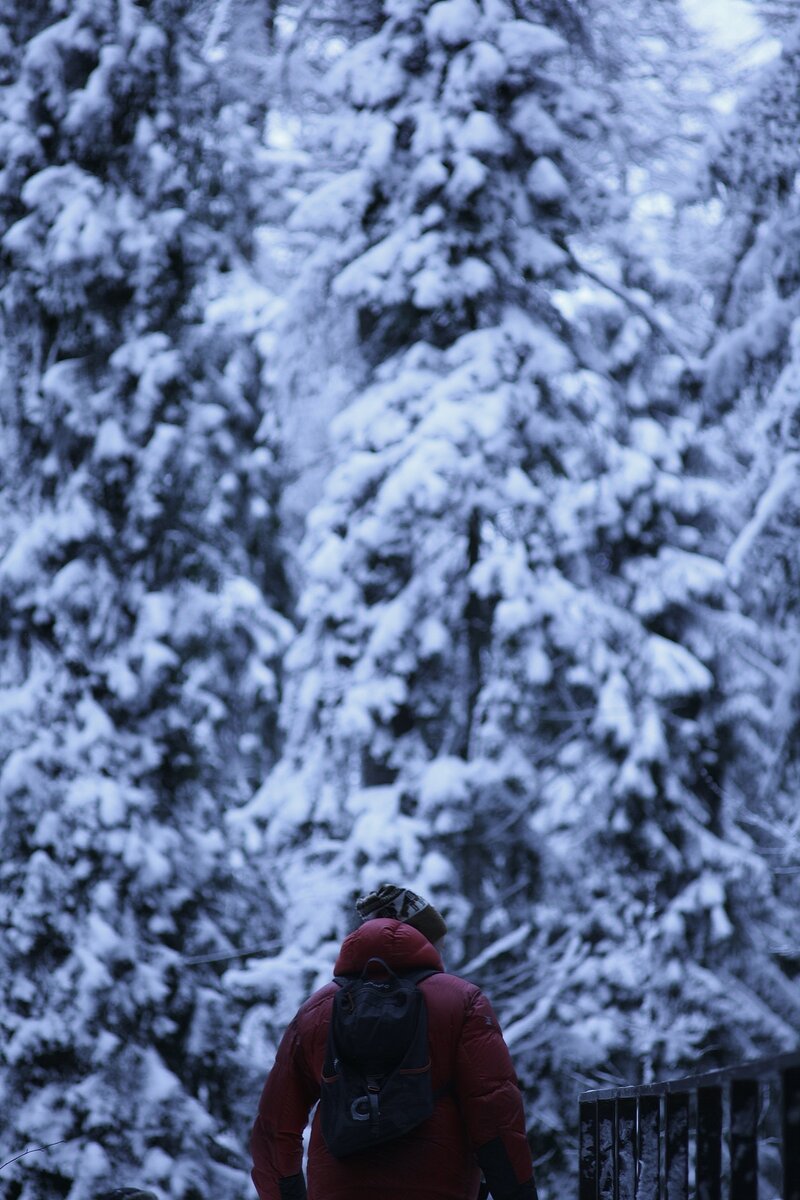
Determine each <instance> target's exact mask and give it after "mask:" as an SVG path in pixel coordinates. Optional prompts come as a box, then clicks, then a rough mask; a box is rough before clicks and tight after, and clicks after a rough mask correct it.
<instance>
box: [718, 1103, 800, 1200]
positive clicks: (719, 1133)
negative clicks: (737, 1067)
mask: <svg viewBox="0 0 800 1200" xmlns="http://www.w3.org/2000/svg"><path fill="white" fill-rule="evenodd" d="M721 1177H722V1088H721V1087H700V1088H698V1089H697V1160H696V1164H695V1180H696V1183H695V1187H696V1191H697V1200H720V1196H721V1192H722V1188H721ZM797 1200H800V1196H798V1198H797Z"/></svg>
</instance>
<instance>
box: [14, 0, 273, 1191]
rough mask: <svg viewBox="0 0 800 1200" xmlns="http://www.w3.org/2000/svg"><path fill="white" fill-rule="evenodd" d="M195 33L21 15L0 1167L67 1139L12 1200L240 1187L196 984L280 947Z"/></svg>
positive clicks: (26, 1163)
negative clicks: (239, 809)
mask: <svg viewBox="0 0 800 1200" xmlns="http://www.w3.org/2000/svg"><path fill="white" fill-rule="evenodd" d="M184 8H185V6H184V5H183V4H182V3H180V2H179V0H153V2H152V3H146V4H138V3H132V2H130V0H123V2H122V3H111V2H110V0H99V2H98V0H77V2H75V3H71V4H63V3H61V2H60V0H52V2H44V0H42V2H40V3H35V4H30V5H25V6H20V5H16V4H4V5H2V9H1V14H2V17H3V19H4V21H5V24H3V25H2V26H0V54H1V55H2V67H3V73H4V76H3V83H4V87H3V91H2V95H0V145H2V152H0V158H1V159H2V167H3V169H2V173H1V174H0V212H2V226H3V237H2V255H1V257H0V321H1V322H2V336H1V337H0V343H1V345H0V357H1V358H2V372H1V374H2V383H1V384H0V440H1V441H2V450H3V453H2V464H0V476H1V477H2V486H1V487H0V711H2V721H0V839H2V845H3V863H2V867H0V872H1V873H2V887H1V888H0V896H1V898H0V911H1V913H2V916H1V918H0V919H1V920H2V926H3V930H4V938H3V946H2V949H0V963H1V965H2V970H1V971H0V975H2V980H1V981H0V1030H2V1051H0V1097H2V1103H3V1111H4V1113H5V1120H4V1123H3V1130H2V1134H1V1135H0V1142H1V1143H2V1148H3V1154H2V1158H3V1159H6V1158H10V1157H11V1156H12V1155H13V1154H14V1153H15V1152H16V1151H18V1150H19V1149H20V1148H25V1147H27V1146H29V1145H33V1144H38V1145H42V1144H45V1143H52V1142H55V1141H59V1142H61V1143H62V1144H60V1145H59V1146H57V1147H54V1148H53V1149H52V1150H50V1151H49V1152H48V1154H47V1155H34V1156H31V1157H29V1158H26V1159H24V1160H21V1161H20V1162H18V1163H15V1164H14V1165H13V1166H11V1167H8V1168H7V1169H6V1172H4V1194H7V1195H9V1196H13V1197H15V1200H16V1198H19V1200H34V1197H35V1198H36V1200H49V1198H50V1197H66V1196H69V1197H70V1200H82V1198H85V1197H88V1196H90V1195H91V1194H92V1193H93V1191H94V1190H96V1189H97V1188H99V1186H100V1185H101V1184H104V1185H106V1186H111V1185H113V1184H125V1183H141V1184H145V1183H149V1184H150V1185H154V1186H157V1187H160V1188H161V1189H162V1191H163V1194H164V1195H169V1196H172V1197H175V1198H176V1200H177V1198H178V1197H183V1198H186V1200H188V1198H189V1197H199V1196H201V1195H207V1194H210V1193H213V1194H215V1195H218V1196H223V1197H233V1196H240V1195H246V1194H248V1192H249V1182H248V1180H247V1172H246V1167H247V1161H246V1157H245V1140H246V1128H247V1125H246V1122H247V1119H248V1117H249V1112H250V1108H251V1106H252V1093H253V1090H254V1088H255V1087H257V1078H256V1076H254V1075H252V1074H251V1072H250V1064H249V1063H248V1062H247V1060H246V1059H245V1058H244V1057H243V1056H242V1053H241V1044H242V1039H241V1037H240V1031H239V1029H238V1025H239V1021H240V1016H241V1014H240V1012H239V1011H238V1010H236V1008H235V1006H234V1005H233V1004H232V1002H231V1000H230V998H228V997H224V996H223V995H222V994H221V990H220V984H219V968H218V967H217V966H216V965H215V964H214V963H210V962H206V961H205V960H207V959H211V958H215V957H217V958H218V957H219V956H222V955H225V954H231V953H234V952H237V951H240V950H241V949H243V948H246V947H248V946H252V945H253V944H255V945H259V944H262V943H263V942H264V940H265V939H266V938H268V937H269V936H270V934H271V931H272V929H273V922H274V918H273V911H272V907H271V900H270V897H269V892H268V888H267V887H266V885H265V884H264V882H263V880H262V881H260V882H259V881H257V880H256V879H252V881H251V883H248V879H249V878H250V875H249V871H248V869H246V867H245V864H244V863H243V860H242V859H241V856H239V857H236V856H235V855H232V854H231V851H230V847H229V844H228V841H227V839H226V834H225V825H224V814H225V811H226V810H227V809H228V808H229V807H231V806H232V805H235V804H237V803H239V802H241V800H242V799H243V798H244V797H246V796H247V795H248V794H249V793H250V792H251V791H252V789H253V787H254V786H255V785H256V784H257V782H258V781H259V780H260V779H261V778H262V777H263V774H264V772H265V771H266V770H267V769H268V767H269V765H270V764H271V762H272V760H273V758H274V755H275V749H276V722H275V717H276V705H277V697H278V688H279V681H278V676H277V674H276V672H277V668H278V663H279V660H280V655H281V653H282V648H283V645H284V643H285V640H286V633H287V625H286V621H285V619H284V618H283V617H281V616H279V615H278V611H279V610H280V609H282V608H284V607H285V605H286V600H287V590H286V581H285V573H284V568H283V562H282V552H281V548H280V534H279V530H278V528H277V517H276V513H277V504H276V500H277V488H278V479H279V471H278V466H277V455H278V445H277V432H276V429H275V426H274V422H273V421H272V419H271V416H270V413H269V411H268V410H267V409H265V407H264V401H263V395H262V390H261V383H260V362H259V358H258V355H257V353H256V351H255V349H254V347H253V346H252V344H251V342H250V340H249V339H248V338H246V337H243V336H242V335H241V334H240V332H239V331H238V330H237V328H236V327H235V324H234V323H232V322H231V321H226V320H225V318H224V313H225V311H226V309H225V305H224V304H222V305H220V304H217V307H216V308H214V306H213V305H212V303H211V302H212V301H215V300H218V299H219V297H220V296H221V295H224V293H225V289H226V283H225V280H226V277H228V276H230V275H232V274H235V272H236V271H237V270H242V269H243V268H242V264H243V263H244V262H245V261H246V258H247V255H248V254H249V252H250V245H249V241H250V233H251V226H252V222H253V218H254V213H255V212H256V200H257V197H256V189H257V187H258V183H259V180H258V172H259V169H258V166H257V159H256V156H255V153H254V151H255V147H254V144H253V137H252V134H251V133H250V131H249V128H248V126H247V124H246V122H245V121H244V120H243V117H242V112H241V111H239V110H237V109H231V108H225V107H222V106H221V105H220V102H219V98H218V96H217V94H216V92H215V89H214V87H213V81H212V80H211V79H210V78H209V75H208V72H207V70H206V68H205V67H204V65H203V62H202V59H201V57H200V55H199V53H198V52H197V50H196V48H195V46H194V45H193V43H192V41H191V39H190V38H189V36H188V34H187V25H186V23H185V20H184V15H185V14H184ZM210 306H211V307H210ZM214 312H217V313H218V314H221V315H218V316H217V317H216V318H214V317H213V313H214ZM198 960H199V961H198ZM8 1189H10V1190H8Z"/></svg>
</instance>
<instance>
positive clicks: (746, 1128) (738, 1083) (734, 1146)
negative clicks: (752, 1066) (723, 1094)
mask: <svg viewBox="0 0 800 1200" xmlns="http://www.w3.org/2000/svg"><path fill="white" fill-rule="evenodd" d="M757 1128H758V1082H757V1081H756V1080H755V1079H732V1080H731V1135H730V1142H731V1200H758V1142H757V1140H756V1139H757Z"/></svg>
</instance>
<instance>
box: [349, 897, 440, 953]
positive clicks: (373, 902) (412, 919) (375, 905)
mask: <svg viewBox="0 0 800 1200" xmlns="http://www.w3.org/2000/svg"><path fill="white" fill-rule="evenodd" d="M356 912H357V913H358V915H359V916H360V917H361V920H362V921H371V920H373V919H374V918H375V917H389V918H390V919H391V920H394V921H403V922H404V924H406V925H411V926H413V928H414V929H418V930H419V931H420V933H422V934H424V935H425V937H426V938H427V939H428V941H429V942H433V943H436V942H438V941H440V940H441V939H442V938H443V937H444V935H445V934H446V933H447V925H446V924H445V921H444V917H443V916H442V914H441V913H440V912H437V910H436V909H435V908H434V907H433V905H432V904H429V903H428V901H427V900H423V898H422V896H418V895H417V894H416V892H412V891H411V889H410V888H402V887H397V886H396V885H395V884H393V883H382V884H381V885H380V887H379V888H378V890H377V891H376V892H370V893H369V895H368V896H362V897H361V899H360V900H356Z"/></svg>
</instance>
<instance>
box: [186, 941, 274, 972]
mask: <svg viewBox="0 0 800 1200" xmlns="http://www.w3.org/2000/svg"><path fill="white" fill-rule="evenodd" d="M280 945H281V943H280V942H270V944H269V945H268V946H253V947H251V949H249V950H233V951H231V952H230V953H229V954H198V955H195V956H193V957H192V958H184V959H183V960H182V961H183V965H184V966H185V967H200V966H202V965H203V964H204V963H215V962H228V961H229V960H230V959H232V958H247V957H248V956H249V955H251V954H271V953H272V952H273V951H274V950H279V949H280Z"/></svg>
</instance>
